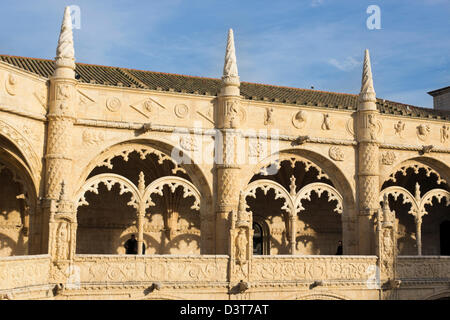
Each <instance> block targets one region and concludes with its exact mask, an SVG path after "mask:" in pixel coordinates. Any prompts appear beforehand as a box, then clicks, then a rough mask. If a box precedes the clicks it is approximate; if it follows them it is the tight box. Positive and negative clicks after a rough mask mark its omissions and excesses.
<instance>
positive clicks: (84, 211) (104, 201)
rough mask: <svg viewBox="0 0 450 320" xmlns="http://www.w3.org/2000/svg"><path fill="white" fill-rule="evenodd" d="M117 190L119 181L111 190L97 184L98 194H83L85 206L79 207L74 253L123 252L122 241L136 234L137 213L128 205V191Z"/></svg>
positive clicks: (129, 195) (129, 196) (123, 242)
mask: <svg viewBox="0 0 450 320" xmlns="http://www.w3.org/2000/svg"><path fill="white" fill-rule="evenodd" d="M120 192H121V191H120V185H119V184H115V185H114V186H112V187H111V189H110V190H108V188H107V186H106V185H105V184H99V185H98V190H97V193H94V192H87V193H86V194H85V195H84V196H85V200H86V202H87V203H88V205H87V206H86V205H83V206H80V207H78V212H77V219H78V228H77V243H76V253H79V254H125V248H124V244H125V242H126V241H127V240H128V239H129V238H130V236H131V234H135V235H137V227H136V223H137V215H136V209H135V208H133V207H131V206H129V205H127V203H128V202H130V200H131V194H130V193H124V194H122V195H121V194H120Z"/></svg>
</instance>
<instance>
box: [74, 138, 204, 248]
mask: <svg viewBox="0 0 450 320" xmlns="http://www.w3.org/2000/svg"><path fill="white" fill-rule="evenodd" d="M97 180H98V181H97ZM192 190H195V192H194V193H195V197H193V195H194V193H193V191H192ZM79 193H80V195H79V197H81V198H80V201H79V205H81V206H79V207H78V232H77V253H90V254H93V253H108V254H123V253H125V248H124V244H125V242H126V241H127V240H129V239H130V237H131V235H132V234H135V235H136V239H138V238H139V241H141V240H140V239H142V241H143V244H144V246H145V248H146V250H145V254H199V253H200V248H201V219H200V196H199V192H198V191H197V189H196V188H195V187H194V185H193V184H192V182H191V179H190V176H189V175H188V174H187V172H186V170H184V169H183V168H181V167H179V166H178V165H177V163H176V162H174V161H173V160H172V159H171V158H170V157H169V156H168V155H167V154H165V153H163V152H161V151H159V150H156V149H153V148H152V147H149V146H146V145H142V146H135V145H134V146H131V147H130V146H127V145H125V146H124V150H120V149H117V150H113V152H109V153H108V152H107V153H106V155H105V157H104V159H103V160H101V161H100V162H99V163H98V165H97V167H95V168H94V169H93V170H92V171H91V173H89V175H88V179H87V182H85V184H84V185H83V187H82V188H81V190H80V192H79ZM83 195H84V196H83ZM92 234H94V235H92ZM93 237H94V238H99V239H102V240H101V241H102V242H104V243H105V244H103V245H96V247H95V249H88V250H86V249H83V248H89V247H92V246H93V244H92V242H93ZM98 241H99V240H97V241H96V242H98ZM106 243H107V244H106Z"/></svg>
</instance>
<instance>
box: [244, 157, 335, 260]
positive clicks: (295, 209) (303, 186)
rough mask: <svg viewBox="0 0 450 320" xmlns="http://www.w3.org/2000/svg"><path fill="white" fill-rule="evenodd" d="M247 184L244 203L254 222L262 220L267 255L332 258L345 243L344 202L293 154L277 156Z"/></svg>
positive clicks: (319, 171) (316, 169) (325, 180)
mask: <svg viewBox="0 0 450 320" xmlns="http://www.w3.org/2000/svg"><path fill="white" fill-rule="evenodd" d="M250 181H251V183H250V184H249V186H248V187H247V190H248V189H249V188H250V189H252V192H251V195H252V198H248V199H247V204H248V207H249V209H250V210H249V211H251V212H252V213H253V219H255V217H257V216H259V217H265V219H263V221H264V222H265V223H266V224H267V225H268V236H267V238H268V239H270V242H269V243H270V244H269V247H270V250H269V251H268V253H267V254H272V255H273V254H289V253H291V254H292V253H295V254H303V255H319V254H322V255H325V254H326V255H330V254H333V255H334V254H336V252H337V248H338V246H339V241H342V240H343V234H342V219H341V215H342V213H343V199H342V197H341V195H340V194H339V193H338V191H337V190H336V189H335V188H334V187H333V183H332V181H331V179H330V177H329V176H328V175H327V174H326V173H325V172H324V171H323V170H322V168H320V167H319V166H317V165H316V164H315V163H313V162H312V161H310V160H308V159H305V158H303V157H301V156H298V155H296V154H281V155H280V157H279V159H277V161H275V162H272V163H269V164H266V165H265V166H263V167H262V168H261V169H260V171H259V172H257V173H256V174H255V175H254V176H253V177H252V179H251V180H250ZM271 182H273V183H272V184H271ZM258 184H261V185H260V186H258ZM288 203H290V204H288ZM291 206H292V207H291ZM254 222H257V221H255V220H254ZM260 226H261V227H262V231H264V227H263V225H260ZM264 240H265V238H264V237H263V238H262V248H264ZM255 241H259V239H255ZM255 250H256V247H255ZM260 251H261V249H259V252H260ZM255 252H256V251H255Z"/></svg>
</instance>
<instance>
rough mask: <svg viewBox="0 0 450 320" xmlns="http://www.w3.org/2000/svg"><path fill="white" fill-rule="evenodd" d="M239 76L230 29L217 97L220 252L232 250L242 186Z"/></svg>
mask: <svg viewBox="0 0 450 320" xmlns="http://www.w3.org/2000/svg"><path fill="white" fill-rule="evenodd" d="M239 86H240V82H239V76H238V71H237V64H236V55H235V49H234V38H233V31H232V30H231V29H230V31H229V33H228V43H227V49H226V55H225V64H224V70H223V76H222V88H221V91H220V94H219V96H218V98H217V104H216V110H215V123H216V128H217V129H218V132H217V135H216V149H215V153H216V158H215V174H216V188H217V189H216V190H217V192H216V199H215V200H216V254H226V253H229V252H228V250H227V245H226V244H227V243H228V237H229V229H230V221H229V214H230V212H232V211H236V209H237V206H238V202H239V192H240V188H241V177H240V170H241V168H240V165H239V163H238V152H240V151H241V150H239V148H238V146H239V145H240V139H241V134H240V132H239V130H238V129H239V127H240V120H241V115H242V109H241V108H242V106H241V97H240V91H239Z"/></svg>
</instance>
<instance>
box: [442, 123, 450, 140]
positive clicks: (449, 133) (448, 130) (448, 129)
mask: <svg viewBox="0 0 450 320" xmlns="http://www.w3.org/2000/svg"><path fill="white" fill-rule="evenodd" d="M449 137H450V126H448V125H445V124H444V125H443V126H442V128H441V142H442V143H445V142H447V140H448V139H449Z"/></svg>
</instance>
